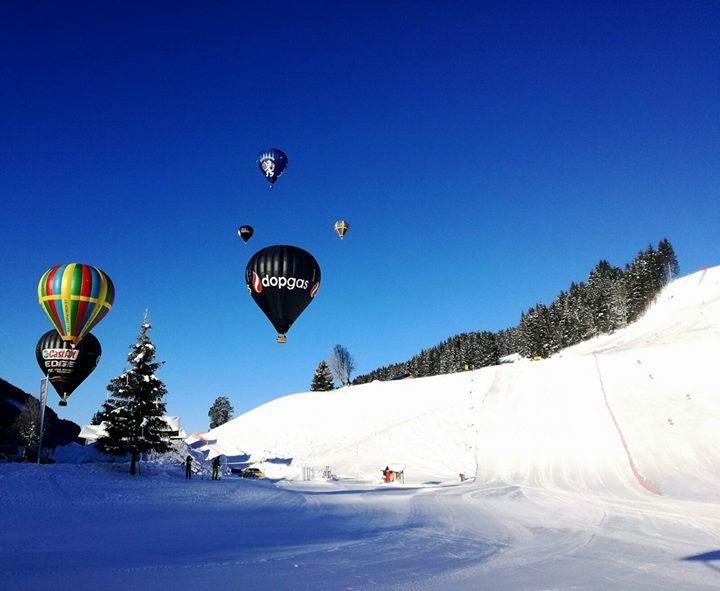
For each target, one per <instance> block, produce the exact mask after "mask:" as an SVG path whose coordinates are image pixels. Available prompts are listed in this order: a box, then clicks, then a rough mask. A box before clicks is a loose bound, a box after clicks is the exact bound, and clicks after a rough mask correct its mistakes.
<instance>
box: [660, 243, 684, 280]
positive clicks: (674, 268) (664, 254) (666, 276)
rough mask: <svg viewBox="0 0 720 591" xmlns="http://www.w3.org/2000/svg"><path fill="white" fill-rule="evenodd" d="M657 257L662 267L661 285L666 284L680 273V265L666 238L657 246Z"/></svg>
mask: <svg viewBox="0 0 720 591" xmlns="http://www.w3.org/2000/svg"><path fill="white" fill-rule="evenodd" d="M657 253H658V256H659V257H660V265H661V266H662V273H663V283H668V282H670V281H672V280H673V279H675V277H677V276H678V274H679V273H680V265H679V264H678V260H677V256H675V250H674V249H673V247H672V244H670V241H669V240H668V239H667V238H663V239H662V240H661V241H660V243H659V244H658V249H657Z"/></svg>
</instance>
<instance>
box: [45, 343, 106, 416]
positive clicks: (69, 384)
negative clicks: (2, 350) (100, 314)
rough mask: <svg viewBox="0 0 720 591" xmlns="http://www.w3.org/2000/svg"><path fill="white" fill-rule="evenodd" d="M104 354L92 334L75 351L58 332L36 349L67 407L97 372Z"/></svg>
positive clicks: (49, 377)
mask: <svg viewBox="0 0 720 591" xmlns="http://www.w3.org/2000/svg"><path fill="white" fill-rule="evenodd" d="M101 354H102V348H101V347H100V342H99V341H98V340H97V339H96V338H95V336H94V335H93V334H92V333H88V334H86V335H85V338H84V339H83V340H82V342H81V343H80V344H79V345H78V346H77V347H73V346H72V345H70V343H69V342H67V341H65V340H63V339H62V337H61V336H60V335H59V334H58V332H57V331H56V330H55V329H53V330H50V331H48V332H46V333H45V334H44V335H43V336H41V337H40V340H39V341H38V344H37V346H36V347H35V357H36V358H37V362H38V365H39V366H40V369H42V371H43V373H44V374H45V375H46V376H47V377H48V379H49V380H50V383H51V384H52V385H53V388H55V391H56V392H57V393H58V396H60V399H61V400H60V406H67V399H68V396H70V394H72V393H73V392H74V391H75V388H77V387H78V386H79V385H80V384H82V383H83V381H85V378H87V377H88V376H89V375H90V374H91V373H92V372H93V370H94V369H95V367H96V366H97V364H98V362H99V361H100V355H101Z"/></svg>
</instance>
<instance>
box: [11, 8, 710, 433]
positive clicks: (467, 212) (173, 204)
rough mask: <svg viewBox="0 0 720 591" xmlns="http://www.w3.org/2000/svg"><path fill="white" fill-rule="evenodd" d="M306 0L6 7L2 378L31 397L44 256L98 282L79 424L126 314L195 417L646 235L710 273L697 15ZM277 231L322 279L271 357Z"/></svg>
mask: <svg viewBox="0 0 720 591" xmlns="http://www.w3.org/2000/svg"><path fill="white" fill-rule="evenodd" d="M308 4H309V3H298V2H287V3H285V2H273V3H272V4H271V5H268V4H253V5H250V4H247V3H241V2H225V3H209V4H208V3H194V2H192V3H191V2H172V3H170V2H168V3H152V4H150V5H148V3H133V2H122V3H90V2H87V3H81V2H75V3H62V5H61V4H60V3H52V2H33V3H27V2H19V1H18V2H6V3H3V5H2V7H1V8H0V17H1V19H0V20H1V21H2V22H3V23H4V24H3V31H2V35H0V49H1V50H2V56H3V59H2V60H0V75H1V76H2V80H3V84H2V89H1V90H0V192H1V194H2V210H1V211H2V214H3V215H2V216H0V231H1V235H2V237H3V248H2V249H1V250H0V269H1V271H2V277H3V292H4V297H3V298H2V299H1V300H0V318H1V319H2V320H1V321H0V322H1V323H2V334H3V335H4V339H3V341H2V343H3V345H2V347H1V351H2V355H0V377H3V378H4V379H6V380H8V381H10V382H12V383H14V384H16V385H18V386H20V387H22V388H24V389H26V390H28V391H36V390H37V383H38V380H39V378H40V377H41V375H40V372H39V369H38V367H37V364H36V361H35V358H34V347H35V343H36V341H37V339H38V337H39V336H40V335H41V334H42V333H43V332H45V331H46V330H48V329H49V327H50V325H49V322H48V320H47V319H46V318H45V316H44V315H43V313H42V311H41V310H40V307H39V306H38V304H37V298H36V284H37V280H38V278H39V277H40V275H41V274H42V273H43V272H44V271H45V270H46V269H48V268H49V267H51V266H52V265H55V264H58V263H65V262H84V263H88V264H92V265H95V266H97V267H100V268H101V269H103V270H105V271H106V272H107V273H108V274H109V275H110V276H111V277H112V279H113V281H114V282H115V285H116V288H117V298H116V304H115V306H114V307H113V310H112V311H111V313H110V314H108V316H107V317H106V318H105V319H104V320H103V322H102V323H101V324H100V325H99V326H98V327H97V328H96V329H95V330H94V334H95V335H96V336H97V337H98V338H99V339H100V341H101V343H102V345H103V348H104V354H103V358H102V361H101V363H100V366H99V367H98V368H97V370H96V371H95V373H94V374H93V375H92V376H91V377H90V378H89V379H88V380H87V381H86V382H85V383H84V384H83V385H82V386H81V387H80V388H79V389H78V390H77V392H76V393H75V394H74V395H73V397H72V398H71V400H70V405H69V406H68V407H67V409H64V410H62V413H61V414H62V415H64V416H67V417H68V418H71V419H73V420H76V421H78V422H85V421H87V420H88V419H89V417H90V416H91V414H92V412H94V410H96V409H97V408H98V406H99V405H100V403H101V402H102V400H103V399H104V387H105V385H106V383H107V382H108V380H109V379H110V378H111V377H112V376H113V375H116V374H117V373H119V372H120V371H121V370H122V369H123V367H124V364H125V355H126V351H127V346H128V345H129V344H131V343H132V342H133V341H134V338H135V336H136V333H137V328H138V325H139V323H140V321H141V319H142V315H143V311H144V310H145V308H148V309H149V310H150V314H151V320H152V322H153V324H154V330H153V333H152V336H153V338H154V340H155V343H156V345H157V348H158V353H159V356H160V358H162V359H164V360H165V361H166V362H167V364H166V366H165V367H164V369H163V370H162V372H161V374H160V376H161V377H162V378H163V379H164V380H165V382H166V384H167V386H168V388H169V391H170V394H169V396H168V399H167V403H168V411H169V413H171V414H177V415H180V416H182V417H183V419H184V422H185V425H186V427H187V428H188V429H190V430H202V429H205V428H206V425H207V409H208V407H209V405H210V404H211V402H212V400H213V399H214V398H215V397H216V396H218V395H221V394H225V395H228V396H229V397H230V398H231V400H232V402H233V404H234V406H235V409H236V411H238V412H242V411H245V410H248V409H250V408H252V407H254V406H257V405H258V404H260V403H262V402H265V401H267V400H270V399H272V398H275V397H277V396H279V395H282V394H286V393H290V392H296V391H303V390H306V389H307V387H308V386H309V382H310V379H311V376H312V373H313V371H314V368H315V366H316V365H317V363H318V362H319V361H320V360H321V359H323V358H324V357H326V356H327V354H328V352H329V350H330V348H331V347H332V346H333V345H334V344H336V343H342V344H344V345H345V346H346V347H347V348H348V349H350V351H351V352H352V353H353V354H354V356H355V358H356V360H357V364H358V369H359V371H360V372H363V371H367V370H370V369H373V368H375V367H377V366H378V365H384V364H386V363H389V362H393V361H401V360H403V359H406V358H408V357H409V356H411V355H413V354H414V353H416V352H418V351H419V350H420V349H421V348H423V347H427V346H431V345H433V344H436V343H438V342H439V341H441V340H443V339H444V338H447V337H448V336H450V335H452V334H455V333H458V332H461V331H467V330H479V329H491V330H494V329H499V328H504V327H506V326H509V325H513V324H516V323H517V321H518V319H519V315H520V312H521V310H522V309H523V308H527V307H529V306H531V305H533V304H535V303H536V302H538V301H550V300H551V299H552V298H553V297H554V296H555V295H556V294H557V292H558V291H559V290H560V289H562V288H564V287H566V286H567V285H568V284H569V283H570V281H572V280H577V281H579V280H583V279H585V278H586V276H587V273H588V272H589V271H590V269H591V267H592V266H593V265H594V264H595V263H596V262H597V261H598V260H599V259H600V258H607V259H609V260H610V261H611V262H612V263H615V264H618V265H620V264H624V263H625V262H626V261H628V260H629V259H631V258H632V257H633V256H634V254H635V253H636V252H637V251H638V250H639V249H641V248H644V247H646V246H647V244H648V243H649V242H653V243H655V244H656V243H657V241H658V240H659V239H661V238H663V237H668V238H669V239H670V240H671V242H672V243H673V245H674V246H675V249H676V251H677V254H678V256H679V258H680V264H681V269H682V271H683V272H691V271H694V270H696V269H698V268H700V267H701V266H703V265H715V264H719V263H720V248H719V247H718V230H719V229H720V199H718V196H719V195H718V188H719V187H720V183H719V182H718V181H719V180H720V173H719V171H720V149H719V148H718V146H720V133H719V131H720V123H719V122H720V119H719V117H718V106H719V105H720V83H719V82H720V81H719V80H718V78H719V76H718V74H719V73H720V59H719V55H720V54H719V51H718V50H719V47H718V41H717V25H718V21H719V19H718V16H719V9H718V7H717V4H715V3H712V2H707V3H702V2H701V3H683V4H682V5H678V4H677V3H671V2H667V3H662V2H652V3H646V4H643V5H637V6H628V4H629V3H620V2H618V3H605V4H604V5H603V6H595V7H588V6H581V5H580V4H577V3H567V4H563V3H553V5H552V7H549V6H548V5H547V4H546V3H537V5H536V6H529V5H525V4H523V3H507V2H500V3H496V4H491V3H477V2H468V3H454V4H451V5H450V4H447V3H419V2H412V3H392V6H389V5H388V3H365V2H363V3H355V4H354V3H337V2H316V3H313V4H312V6H309V5H308ZM543 4H545V5H543ZM271 146H277V147H280V148H282V149H283V150H285V151H286V152H287V154H288V156H289V162H290V164H289V167H288V171H287V173H286V174H285V176H283V178H281V179H280V180H279V181H278V183H277V185H276V187H275V188H274V189H273V190H272V191H270V190H268V189H267V186H266V184H265V183H264V181H263V179H262V177H261V174H260V172H259V171H258V170H257V168H256V164H255V157H256V154H257V152H258V151H259V150H260V149H262V148H265V147H271ZM338 218H345V219H347V220H349V221H350V224H351V226H352V228H351V230H350V232H349V234H348V237H347V238H346V240H344V241H343V242H340V241H339V240H338V239H337V237H336V236H335V234H334V232H333V230H332V226H333V223H334V222H335V220H336V219H338ZM245 223H247V224H251V225H253V226H254V227H255V230H256V234H255V237H254V238H253V240H252V241H251V242H250V244H249V245H244V244H243V243H242V242H241V241H240V240H239V239H238V238H237V236H236V234H235V232H236V229H237V227H238V226H239V225H241V224H245ZM283 243H284V244H295V245H297V246H300V247H303V248H305V249H307V250H309V251H310V252H312V253H313V254H314V255H315V256H316V258H317V259H318V261H319V263H320V266H321V268H322V272H323V283H322V288H321V290H320V293H319V295H318V297H317V298H316V300H315V301H314V302H313V303H312V305H311V306H310V307H309V308H308V309H307V310H306V312H305V313H304V314H303V316H302V317H301V318H300V319H299V320H298V322H297V323H296V324H295V326H294V327H293V328H292V330H291V331H290V333H289V335H288V336H289V342H288V344H287V345H285V346H280V345H277V344H276V343H275V342H274V337H275V333H274V331H273V329H272V327H271V325H270V323H269V322H268V321H267V319H266V318H265V317H264V315H263V314H262V313H261V312H260V311H259V309H257V307H256V306H255V304H254V303H253V302H252V300H251V299H250V297H249V296H248V294H247V291H246V289H245V286H244V280H243V271H244V268H245V264H246V262H247V260H248V258H249V257H250V255H251V254H252V253H253V252H255V250H257V249H259V248H262V247H263V246H267V245H270V244H283ZM51 400H52V404H53V406H54V408H56V409H57V397H55V396H54V394H53V396H52V397H51Z"/></svg>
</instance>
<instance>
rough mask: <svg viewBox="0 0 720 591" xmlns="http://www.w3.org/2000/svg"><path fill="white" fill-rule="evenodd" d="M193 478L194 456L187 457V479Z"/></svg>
mask: <svg viewBox="0 0 720 591" xmlns="http://www.w3.org/2000/svg"><path fill="white" fill-rule="evenodd" d="M190 478H192V456H188V457H187V458H185V479H186V480H190Z"/></svg>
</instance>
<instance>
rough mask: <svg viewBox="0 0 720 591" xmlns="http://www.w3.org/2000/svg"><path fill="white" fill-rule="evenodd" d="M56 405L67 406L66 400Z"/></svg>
mask: <svg viewBox="0 0 720 591" xmlns="http://www.w3.org/2000/svg"><path fill="white" fill-rule="evenodd" d="M58 404H59V405H60V406H67V400H61V401H60V402H59V403H58Z"/></svg>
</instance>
